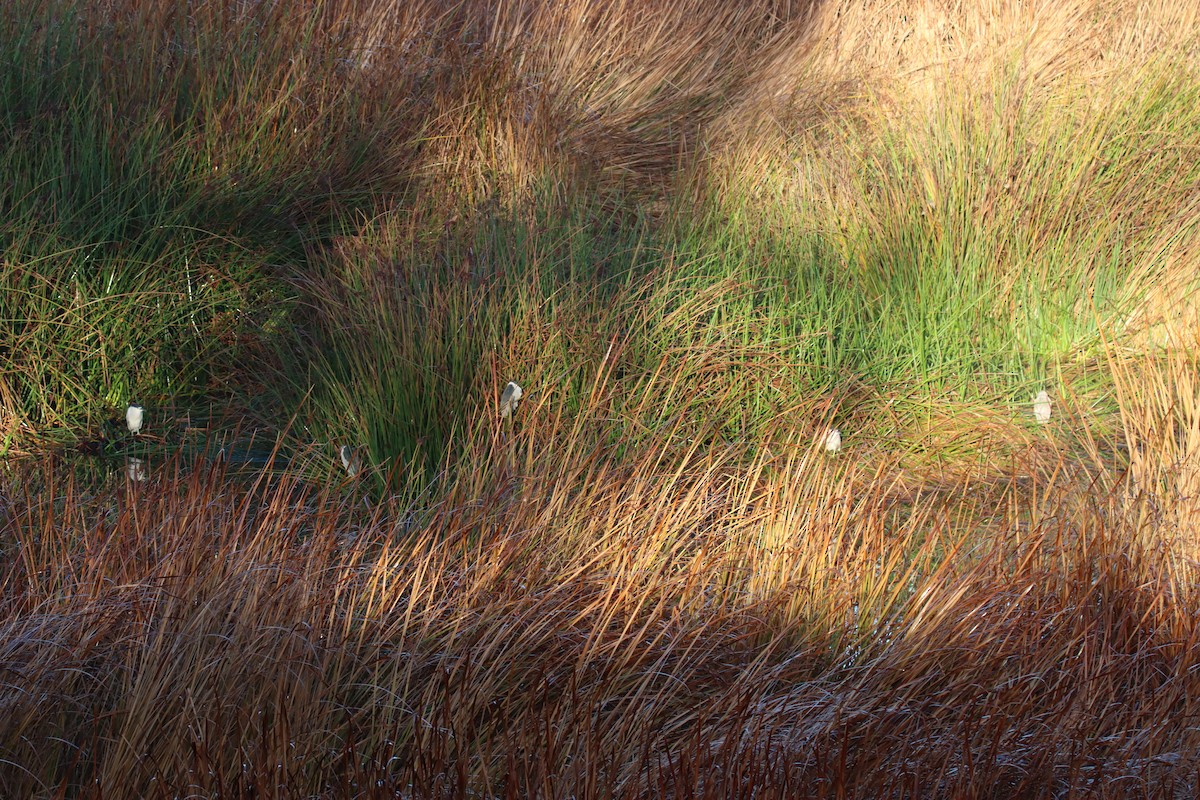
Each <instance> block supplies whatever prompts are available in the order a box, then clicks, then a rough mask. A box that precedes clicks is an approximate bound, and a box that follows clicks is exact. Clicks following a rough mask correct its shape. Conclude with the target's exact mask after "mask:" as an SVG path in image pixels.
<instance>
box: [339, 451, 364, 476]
mask: <svg viewBox="0 0 1200 800" xmlns="http://www.w3.org/2000/svg"><path fill="white" fill-rule="evenodd" d="M338 452H339V453H340V454H341V456H342V466H343V467H344V468H345V469H346V474H347V475H349V476H350V477H351V478H353V477H354V476H356V475H358V472H359V470H361V469H362V456H360V455H359V454H358V453H356V452H354V449H353V448H352V447H350V445H348V444H344V445H342V448H341V450H339V451H338Z"/></svg>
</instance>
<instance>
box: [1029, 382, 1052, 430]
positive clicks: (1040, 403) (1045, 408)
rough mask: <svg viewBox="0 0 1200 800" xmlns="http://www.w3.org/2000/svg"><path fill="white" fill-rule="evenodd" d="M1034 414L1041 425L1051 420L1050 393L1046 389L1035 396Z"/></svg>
mask: <svg viewBox="0 0 1200 800" xmlns="http://www.w3.org/2000/svg"><path fill="white" fill-rule="evenodd" d="M1033 416H1034V419H1036V420H1037V421H1038V424H1039V425H1045V424H1046V423H1047V422H1049V421H1050V395H1048V394H1046V390H1045V389H1042V390H1041V391H1040V392H1038V393H1037V396H1036V397H1034V398H1033Z"/></svg>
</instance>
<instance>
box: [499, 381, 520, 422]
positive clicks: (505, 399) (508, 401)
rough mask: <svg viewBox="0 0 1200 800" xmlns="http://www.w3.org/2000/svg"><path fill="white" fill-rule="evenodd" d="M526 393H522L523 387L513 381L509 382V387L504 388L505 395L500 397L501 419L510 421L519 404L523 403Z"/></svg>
mask: <svg viewBox="0 0 1200 800" xmlns="http://www.w3.org/2000/svg"><path fill="white" fill-rule="evenodd" d="M524 394H525V392H523V391H521V387H520V386H517V384H516V383H514V382H513V381H509V382H508V386H505V387H504V394H502V395H500V418H501V419H508V418H509V417H511V416H512V415H513V412H514V411H516V410H517V403H519V402H520V401H521V397H523V396H524Z"/></svg>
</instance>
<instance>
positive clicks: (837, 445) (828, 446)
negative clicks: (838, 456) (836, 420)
mask: <svg viewBox="0 0 1200 800" xmlns="http://www.w3.org/2000/svg"><path fill="white" fill-rule="evenodd" d="M841 449H842V432H841V431H840V430H838V429H837V428H830V429H829V432H828V433H826V434H825V452H826V453H837V452H840V451H841Z"/></svg>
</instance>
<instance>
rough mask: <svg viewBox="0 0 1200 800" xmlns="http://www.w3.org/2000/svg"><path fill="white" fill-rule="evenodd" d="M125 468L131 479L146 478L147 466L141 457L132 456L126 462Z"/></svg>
mask: <svg viewBox="0 0 1200 800" xmlns="http://www.w3.org/2000/svg"><path fill="white" fill-rule="evenodd" d="M125 470H126V473H127V474H128V475H129V480H131V481H144V480H146V468H145V466H144V465H143V464H142V460H141V459H140V458H130V459H129V460H128V461H127V462H126V464H125Z"/></svg>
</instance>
